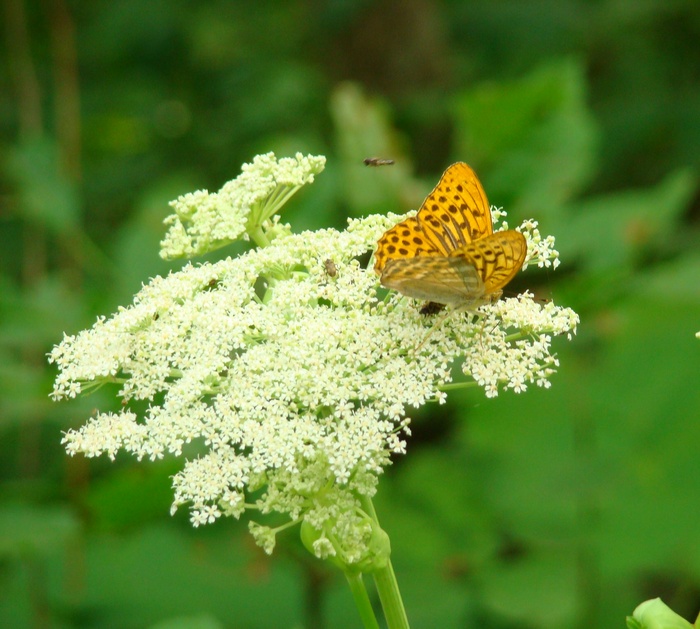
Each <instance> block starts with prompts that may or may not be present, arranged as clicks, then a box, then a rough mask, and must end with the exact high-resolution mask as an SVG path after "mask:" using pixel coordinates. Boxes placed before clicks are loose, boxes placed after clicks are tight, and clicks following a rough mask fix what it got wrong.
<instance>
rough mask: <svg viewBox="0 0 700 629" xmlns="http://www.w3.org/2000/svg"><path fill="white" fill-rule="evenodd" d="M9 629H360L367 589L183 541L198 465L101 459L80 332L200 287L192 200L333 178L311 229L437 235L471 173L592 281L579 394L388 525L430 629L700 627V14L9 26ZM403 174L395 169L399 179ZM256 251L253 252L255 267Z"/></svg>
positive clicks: (1, 552) (425, 444)
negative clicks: (637, 619) (278, 164)
mask: <svg viewBox="0 0 700 629" xmlns="http://www.w3.org/2000/svg"><path fill="white" fill-rule="evenodd" d="M2 5H3V7H2V11H3V13H2V15H3V18H2V20H1V21H2V22H4V23H3V24H2V37H3V41H2V53H1V54H2V58H1V59H0V61H1V66H0V81H1V82H2V83H1V85H0V216H1V217H2V221H1V222H0V230H2V232H1V233H2V236H1V237H2V243H3V246H2V250H1V261H2V262H1V264H2V267H1V272H0V282H1V283H2V286H1V290H0V308H1V317H0V339H1V342H0V358H1V360H0V370H1V377H0V387H1V388H2V391H1V397H0V430H1V437H0V626H2V627H13V628H14V627H19V628H22V627H28V628H30V627H31V628H44V627H61V628H81V627H86V628H87V627H89V628H97V627H99V628H102V627H104V628H108V627H109V628H124V629H131V628H141V627H158V628H160V629H165V628H174V627H179V628H181V629H184V628H185V627H187V628H201V629H209V628H211V629H215V628H220V627H236V628H239V627H240V628H250V629H257V628H268V627H270V628H280V627H290V628H304V629H322V628H325V627H328V628H344V627H348V628H355V627H359V626H360V622H359V619H358V617H357V614H356V611H355V609H354V608H353V605H352V601H351V598H350V594H349V592H348V590H347V587H346V585H345V583H344V581H343V579H342V577H341V576H340V575H339V574H336V573H334V572H332V571H328V570H327V569H326V567H325V566H323V565H321V564H320V563H318V562H315V561H312V560H311V558H310V557H308V556H307V555H305V554H304V552H302V551H301V550H300V547H299V544H298V541H297V540H296V539H295V536H296V533H289V534H287V535H286V537H285V536H283V538H282V539H281V540H280V546H279V547H278V550H277V551H276V553H275V555H274V556H273V557H272V558H268V557H266V556H265V555H263V554H262V552H261V551H260V550H259V549H257V548H256V547H255V546H254V545H253V544H252V542H251V540H250V538H249V537H248V535H247V533H246V530H245V525H244V524H243V523H240V522H235V521H231V520H226V521H220V522H218V523H217V524H215V525H213V526H211V527H205V528H204V529H199V530H193V529H192V528H191V527H190V525H189V523H188V521H187V516H186V513H179V514H177V515H176V516H175V517H172V518H171V517H170V516H169V514H168V509H169V504H170V501H171V490H170V478H169V477H170V476H171V475H172V474H173V473H175V472H176V471H177V469H178V462H177V461H173V460H170V459H168V460H166V461H164V462H161V463H157V464H149V463H144V464H137V463H135V462H134V461H133V460H131V459H130V458H129V457H126V456H120V457H118V459H117V461H116V463H109V462H107V461H104V460H97V461H86V460H85V459H83V458H81V457H78V458H75V459H68V458H67V457H66V455H65V453H64V451H63V449H62V446H61V445H60V441H61V437H62V432H63V431H65V430H66V429H67V428H69V427H75V426H78V425H80V424H81V423H82V422H83V421H84V420H85V418H86V417H88V416H89V415H90V414H91V413H93V412H94V409H100V410H108V409H114V410H116V409H117V408H118V405H119V401H118V400H117V399H116V398H115V397H114V394H115V391H105V390H101V391H99V392H98V393H96V394H94V395H92V396H89V397H84V398H81V399H79V400H77V401H75V402H71V403H61V404H54V403H52V402H51V401H50V400H49V397H48V393H49V391H50V390H51V385H52V380H53V377H54V375H55V371H54V370H53V369H52V368H50V367H49V366H48V365H47V363H46V353H47V352H48V351H49V350H50V349H51V347H52V346H53V344H55V343H57V342H58V341H60V339H61V337H62V334H63V332H64V331H65V332H67V333H75V332H77V331H79V330H81V329H84V328H86V327H89V326H90V325H91V324H92V323H93V322H94V320H95V317H96V316H97V315H100V314H105V315H107V314H109V313H111V312H113V311H114V309H115V308H116V307H117V306H118V305H120V304H122V305H126V304H128V303H130V301H131V297H132V295H133V294H134V292H136V291H137V290H138V289H139V287H140V285H141V283H142V282H145V281H147V280H148V278H149V277H152V276H154V275H156V274H163V273H167V272H168V270H169V269H176V268H179V265H176V264H175V265H168V264H166V263H164V262H162V261H161V260H160V259H159V257H158V242H159V240H160V239H161V237H162V236H163V233H164V230H163V225H162V223H161V221H162V219H163V218H164V217H165V216H166V215H167V214H168V213H169V208H168V207H167V202H168V201H169V200H170V199H172V198H175V197H176V196H177V195H179V194H182V193H186V192H189V191H193V190H195V189H198V188H208V189H210V190H217V189H218V188H219V187H220V186H221V185H222V184H223V183H224V182H225V181H227V180H229V179H232V178H233V177H235V176H236V175H237V174H238V173H239V169H240V165H241V163H242V162H244V161H250V160H251V159H252V157H253V156H254V155H255V154H256V153H261V152H267V151H270V150H273V151H275V152H276V153H277V155H279V156H284V155H293V154H294V153H295V152H296V151H303V152H311V153H315V154H324V155H326V156H327V157H328V164H327V168H326V171H325V172H324V173H322V174H321V175H320V176H319V177H318V178H317V182H316V183H315V184H314V185H313V186H311V187H310V188H307V189H305V190H304V191H303V192H302V193H301V194H299V195H298V196H297V197H295V199H294V200H293V202H292V203H291V204H290V205H289V206H288V208H287V210H286V213H285V215H284V219H285V220H287V221H289V222H291V223H292V225H293V228H294V229H295V230H296V231H301V230H302V229H317V228H323V227H327V226H335V227H339V228H342V227H343V226H344V225H345V221H346V218H347V217H348V216H361V215H366V214H368V213H372V212H386V211H389V210H391V211H397V212H398V211H405V210H408V209H411V208H416V207H417V206H418V205H419V203H420V201H421V200H422V198H423V195H424V194H425V193H426V192H427V191H428V190H429V189H430V188H431V187H432V185H434V184H435V183H436V182H437V179H438V177H439V175H440V173H441V172H442V171H443V170H444V168H445V167H446V166H447V165H449V164H450V163H452V162H453V161H456V160H464V161H467V162H468V163H470V164H471V165H472V166H474V167H475V169H476V170H477V172H478V173H479V174H480V177H481V179H482V181H483V182H484V185H485V188H486V190H487V192H488V194H489V199H490V200H491V202H493V203H494V204H496V205H498V206H504V207H505V209H506V210H508V212H509V216H510V222H511V225H513V224H517V223H519V222H520V220H522V219H524V218H530V217H532V218H536V219H538V220H539V221H540V223H541V227H542V231H543V233H551V234H554V235H555V236H556V237H557V244H558V249H559V251H560V253H561V258H562V266H561V267H560V269H559V270H558V271H556V272H543V271H538V270H537V269H528V271H527V272H526V273H522V274H520V275H519V277H518V278H517V279H516V281H514V282H513V283H512V285H511V288H512V289H513V290H522V289H525V288H529V289H530V290H532V291H533V292H535V293H536V294H537V295H538V296H540V297H542V298H547V299H554V300H555V302H556V303H557V304H561V305H566V306H570V307H572V308H574V309H575V310H576V311H577V312H578V313H579V314H580V315H581V326H580V330H579V334H578V336H577V337H576V338H575V339H574V340H573V342H571V343H568V342H567V341H565V340H564V339H556V340H555V349H556V350H557V351H558V353H559V358H560V361H561V368H560V371H559V373H558V374H557V375H556V376H555V377H554V378H553V379H552V388H551V389H549V390H532V391H528V392H526V393H524V394H521V395H515V394H512V393H506V394H502V395H501V396H500V397H499V398H498V399H496V400H487V399H486V398H485V397H484V395H483V394H482V393H481V392H479V391H473V392H470V393H468V394H454V395H450V401H449V403H448V404H447V405H446V406H443V407H439V408H437V407H428V408H425V409H422V410H421V411H420V412H418V413H415V415H414V436H413V437H412V438H411V440H410V443H409V453H408V455H407V456H405V457H403V458H401V459H399V460H397V461H396V464H395V465H394V466H393V467H392V468H391V469H390V470H389V471H388V474H387V475H386V477H385V478H383V479H382V483H381V485H380V493H379V496H378V498H377V501H376V506H377V509H378V511H379V516H380V520H381V522H382V524H383V525H384V527H385V529H386V530H387V531H388V533H389V534H390V536H391V540H392V546H393V551H394V552H393V557H394V565H395V569H396V572H397V575H398V579H399V584H400V587H401V590H402V593H403V595H404V598H405V603H406V606H407V611H408V614H409V618H410V619H411V621H412V625H411V626H412V627H413V628H414V629H421V628H435V627H440V628H444V629H451V628H453V627H454V628H457V627H465V628H466V627H480V628H482V629H484V628H485V629H512V628H525V629H531V628H532V629H541V628H542V629H544V628H555V627H556V628H558V629H561V628H581V629H583V628H591V627H623V626H624V617H625V615H626V614H629V613H631V611H632V610H633V608H634V607H635V606H636V605H637V604H638V603H639V602H641V601H642V600H645V599H647V598H651V597H655V596H661V597H663V599H664V600H665V601H666V602H667V603H668V604H669V605H671V606H672V607H673V608H674V609H676V611H678V612H679V613H682V614H684V615H685V616H686V617H687V618H689V619H694V618H695V615H696V614H697V612H698V610H700V458H699V457H698V451H699V448H698V444H700V421H699V419H700V418H699V417H698V414H699V413H698V411H699V410H700V386H699V379H698V375H699V374H700V340H698V339H696V338H695V336H694V335H695V332H696V331H698V330H700V309H699V306H700V250H699V248H698V236H699V229H698V210H699V209H700V195H699V194H698V191H699V189H700V188H699V186H698V173H699V172H700V148H699V147H700V3H698V2H697V0H644V1H642V2H639V1H633V0H597V1H591V2H582V1H575V0H532V1H530V2H518V1H516V0H510V1H496V2H494V1H488V0H480V1H463V0H451V1H448V0H445V1H443V2H437V1H431V0H407V1H404V2H399V1H398V0H388V1H380V2H370V1H368V0H344V1H336V2H320V1H318V0H317V1H313V2H312V1H309V2H301V1H290V2H274V1H271V0H257V1H255V2H251V1H248V0H247V1H239V2H223V1H209V2H192V1H188V0H185V1H182V2H165V1H163V0H153V1H149V2H136V1H135V0H124V1H120V2H106V1H104V0H93V1H92V2H90V3H77V2H73V3H66V2H65V1H64V0H50V1H48V2H42V3H38V2H22V1H21V0H3V2H2ZM372 156H378V157H391V158H393V159H394V160H396V165H395V166H392V167H386V168H377V169H372V168H366V167H365V166H363V165H362V160H363V159H364V158H366V157H372ZM236 252H237V250H236V249H235V248H231V250H228V251H224V254H231V255H234V254H235V253H236Z"/></svg>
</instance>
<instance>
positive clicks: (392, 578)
mask: <svg viewBox="0 0 700 629" xmlns="http://www.w3.org/2000/svg"><path fill="white" fill-rule="evenodd" d="M362 506H363V507H364V509H365V511H366V512H367V514H368V515H369V516H370V517H371V518H372V519H373V520H374V521H375V522H377V523H379V521H378V519H377V512H376V511H375V510H374V505H373V504H372V501H371V500H370V499H369V498H364V499H362ZM372 576H373V577H374V583H375V585H376V587H377V593H378V594H379V600H380V601H381V603H382V609H383V610H384V618H385V619H386V624H387V627H388V629H410V628H409V625H408V617H407V616H406V610H405V609H404V606H403V600H401V592H400V591H399V584H398V582H397V581H396V575H395V574H394V568H393V567H392V565H391V560H388V561H387V564H386V566H385V567H384V568H380V569H378V570H374V571H373V572H372Z"/></svg>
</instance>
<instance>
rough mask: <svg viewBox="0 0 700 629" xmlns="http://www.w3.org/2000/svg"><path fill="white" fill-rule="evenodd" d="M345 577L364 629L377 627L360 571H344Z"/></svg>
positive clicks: (376, 628) (375, 628)
mask: <svg viewBox="0 0 700 629" xmlns="http://www.w3.org/2000/svg"><path fill="white" fill-rule="evenodd" d="M345 578H346V579H347V580H348V584H349V585H350V590H351V592H352V597H353V598H354V599H355V605H357V611H358V612H359V613H360V618H361V619H362V624H363V625H364V627H365V629H379V624H378V623H377V619H376V617H375V616H374V610H373V609H372V603H371V602H370V600H369V596H368V595H367V589H366V588H365V584H364V581H363V580H362V573H361V572H346V573H345Z"/></svg>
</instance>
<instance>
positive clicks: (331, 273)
mask: <svg viewBox="0 0 700 629" xmlns="http://www.w3.org/2000/svg"><path fill="white" fill-rule="evenodd" d="M323 266H325V267H326V273H328V277H335V276H336V275H338V267H336V266H335V262H333V260H331V259H330V258H328V259H327V260H326V261H325V262H324V263H323Z"/></svg>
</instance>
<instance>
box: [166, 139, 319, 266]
mask: <svg viewBox="0 0 700 629" xmlns="http://www.w3.org/2000/svg"><path fill="white" fill-rule="evenodd" d="M325 164H326V158H325V157H323V156H322V155H321V156H313V155H306V156H305V155H302V154H301V153H297V154H296V156H295V157H293V158H292V157H283V158H281V159H279V160H278V159H277V158H275V154H274V153H266V154H265V155H257V156H256V157H255V158H254V159H253V163H252V164H243V167H242V171H243V172H242V173H241V174H240V175H239V176H238V177H237V178H236V179H234V180H232V181H229V182H228V183H227V184H226V185H224V186H223V187H222V188H221V190H219V192H212V193H210V192H207V191H206V190H198V191H197V192H192V193H190V194H185V195H183V196H181V197H179V198H177V199H176V200H175V201H172V202H171V203H170V206H171V207H172V208H173V209H174V210H175V213H174V214H171V215H170V216H168V217H167V218H166V219H165V220H164V221H163V222H164V223H165V224H166V225H169V226H170V229H169V231H168V233H167V234H166V235H165V238H164V239H163V241H162V242H161V243H160V245H161V251H160V255H161V257H162V258H165V259H173V258H192V257H194V256H198V255H202V254H204V253H208V252H209V251H214V250H215V249H219V248H221V247H224V246H226V245H228V244H230V243H232V242H234V241H235V240H238V239H240V238H245V239H246V240H247V239H248V236H249V234H250V226H251V225H255V226H257V225H261V224H262V223H263V222H264V221H266V220H267V219H268V218H270V217H271V216H272V215H273V214H275V212H277V211H278V210H279V209H280V208H281V207H282V205H284V204H285V203H286V202H287V201H288V200H289V198H290V197H291V196H292V195H293V194H294V193H295V192H296V191H297V190H299V188H301V187H302V186H304V185H306V184H307V183H312V182H313V180H314V175H317V174H318V173H320V172H321V171H322V170H323V168H324V166H325Z"/></svg>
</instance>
